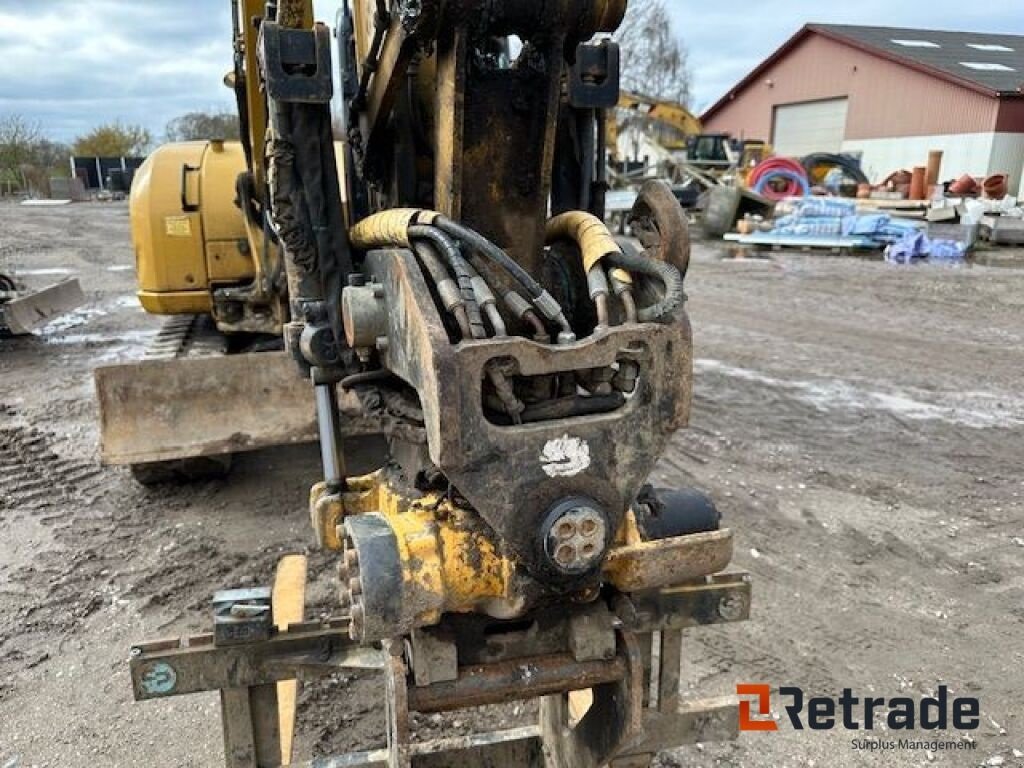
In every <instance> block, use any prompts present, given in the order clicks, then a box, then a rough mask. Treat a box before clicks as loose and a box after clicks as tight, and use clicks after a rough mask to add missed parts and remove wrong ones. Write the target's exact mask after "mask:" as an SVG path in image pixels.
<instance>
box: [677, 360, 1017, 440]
mask: <svg viewBox="0 0 1024 768" xmlns="http://www.w3.org/2000/svg"><path fill="white" fill-rule="evenodd" d="M694 368H695V369H696V370H698V371H709V372H716V373H720V374H722V375H723V376H729V377H731V378H734V379H742V380H744V381H751V382H756V383H758V384H763V385H765V386H768V387H772V388H775V389H782V390H786V391H787V392H789V393H791V394H792V396H793V397H794V398H795V399H797V400H800V401H802V402H804V403H807V404H808V405H811V406H813V407H814V408H817V409H818V410H821V411H829V410H848V411H851V410H852V411H864V410H873V411H882V412H887V413H891V414H892V415H894V416H898V417H900V418H904V419H909V420H911V421H944V422H946V423H948V424H957V425H961V426H966V427H974V428H977V429H985V428H989V427H1015V426H1021V425H1024V399H1022V398H1020V397H1017V396H1014V395H1008V394H1007V395H1001V394H997V393H994V392H983V391H964V392H927V391H924V390H914V389H907V390H902V391H900V390H896V391H891V392H882V391H878V390H872V389H867V388H865V387H862V386H860V385H859V384H857V383H855V382H851V381H844V380H842V379H816V380H800V379H796V380H793V379H790V380H786V379H779V378H776V377H774V376H769V375H767V374H764V373H761V372H759V371H754V370H751V369H749V368H740V367H737V366H732V365H728V364H726V363H723V362H721V361H719V360H707V359H700V360H696V361H694Z"/></svg>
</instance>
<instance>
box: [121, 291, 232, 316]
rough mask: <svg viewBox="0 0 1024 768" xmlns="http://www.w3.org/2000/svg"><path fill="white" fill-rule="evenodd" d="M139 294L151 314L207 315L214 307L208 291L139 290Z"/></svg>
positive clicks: (141, 302) (140, 300)
mask: <svg viewBox="0 0 1024 768" xmlns="http://www.w3.org/2000/svg"><path fill="white" fill-rule="evenodd" d="M137 295H138V297H139V303H140V304H142V308H143V309H144V310H146V311H147V312H149V313H150V314H151V315H206V314H209V313H210V312H211V311H212V309H213V301H212V300H211V298H210V294H208V293H207V292H206V291H170V292H164V291H139V292H138V294H137Z"/></svg>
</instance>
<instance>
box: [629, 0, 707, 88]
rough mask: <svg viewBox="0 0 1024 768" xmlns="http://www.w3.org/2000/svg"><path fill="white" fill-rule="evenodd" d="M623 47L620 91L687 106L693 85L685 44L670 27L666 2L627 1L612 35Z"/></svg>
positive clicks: (656, 0)
mask: <svg viewBox="0 0 1024 768" xmlns="http://www.w3.org/2000/svg"><path fill="white" fill-rule="evenodd" d="M615 39H616V40H617V41H618V42H619V44H620V45H621V46H622V87H623V88H624V89H626V90H629V91H634V92H636V93H641V94H643V95H645V96H650V97H652V98H656V99H663V100H666V101H675V102H678V103H680V104H683V105H684V106H686V105H688V104H689V102H690V97H691V86H692V82H693V78H692V75H691V73H690V66H689V61H688V53H687V50H686V44H685V43H684V42H683V40H682V38H681V37H679V36H678V35H677V34H676V32H675V30H674V29H673V26H672V16H671V14H670V13H669V12H668V8H667V6H666V4H665V0H630V3H629V10H628V11H627V12H626V18H625V19H624V20H623V22H622V26H621V27H620V28H619V31H618V32H617V33H616V34H615Z"/></svg>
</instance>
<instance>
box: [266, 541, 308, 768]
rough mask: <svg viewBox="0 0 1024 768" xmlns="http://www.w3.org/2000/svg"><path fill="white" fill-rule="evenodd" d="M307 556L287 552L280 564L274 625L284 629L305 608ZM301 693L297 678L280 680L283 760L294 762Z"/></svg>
mask: <svg viewBox="0 0 1024 768" xmlns="http://www.w3.org/2000/svg"><path fill="white" fill-rule="evenodd" d="M306 567H307V562H306V558H305V556H303V555H287V556H285V557H283V558H281V560H280V562H279V563H278V564H277V574H276V576H275V578H274V590H273V593H272V605H273V610H274V625H275V626H276V627H277V628H278V630H280V631H281V632H284V631H287V629H288V626H289V625H290V624H298V623H301V622H302V621H303V619H304V618H305V612H306ZM298 695H299V681H298V680H283V681H281V682H279V683H278V684H277V712H278V720H279V723H280V728H281V764H282V765H291V762H292V745H293V743H294V740H295V713H296V702H297V700H298Z"/></svg>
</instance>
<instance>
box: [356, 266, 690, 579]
mask: <svg viewBox="0 0 1024 768" xmlns="http://www.w3.org/2000/svg"><path fill="white" fill-rule="evenodd" d="M366 270H367V272H368V274H369V275H370V276H371V277H372V278H373V279H375V280H377V281H378V282H380V283H382V284H383V286H384V291H385V295H386V296H387V301H388V310H389V323H390V328H389V333H388V338H389V343H388V345H387V347H386V349H385V350H384V353H383V358H384V365H385V366H386V367H387V368H388V369H389V370H390V371H392V372H393V373H394V374H395V375H397V376H398V377H400V378H401V379H403V380H405V381H406V382H408V383H409V384H410V385H412V387H413V388H415V389H416V391H417V392H419V394H420V400H421V402H422V405H423V415H424V419H425V423H426V431H427V440H428V444H429V449H430V458H431V460H432V461H433V462H434V463H435V464H436V465H437V466H438V467H439V468H440V469H441V470H442V471H443V472H444V473H445V474H446V475H447V476H448V478H449V479H450V480H451V481H452V483H453V484H454V485H455V487H456V488H458V489H459V492H460V493H461V494H462V495H464V496H465V497H466V499H468V500H469V501H470V502H471V503H472V504H473V506H474V508H475V509H477V510H478V511H479V513H480V515H481V516H482V517H483V518H484V519H485V520H486V521H487V522H488V523H489V524H490V525H491V526H492V527H493V528H494V529H495V531H496V532H497V533H498V535H499V536H500V537H501V538H502V539H503V540H505V541H507V542H508V543H509V544H510V545H511V546H512V547H513V549H514V550H515V552H516V555H517V556H518V557H519V558H520V560H521V561H522V562H523V564H524V565H525V566H526V567H527V569H529V570H531V571H533V572H535V573H537V572H541V573H543V569H544V566H543V564H542V563H541V561H540V560H539V556H538V553H537V551H536V533H537V531H539V530H540V529H541V526H542V523H543V518H544V516H545V515H546V513H547V511H548V510H549V508H551V507H552V505H553V504H554V503H555V502H557V501H558V500H560V499H562V498H565V497H566V496H568V495H573V494H575V495H580V496H587V497H590V498H592V499H594V500H595V501H597V502H598V503H600V504H601V505H602V507H603V508H604V510H605V512H606V514H607V515H608V519H609V526H608V527H609V530H612V531H613V530H617V528H618V525H619V523H620V521H621V519H622V516H623V514H624V512H625V510H626V508H627V507H628V506H629V504H630V503H631V502H632V500H633V498H634V497H635V496H636V492H637V490H638V489H639V487H640V485H641V484H642V482H643V481H644V480H645V479H646V478H647V476H648V475H649V474H650V471H651V469H652V468H653V466H654V464H655V462H656V461H657V457H658V456H659V455H660V454H661V452H662V450H663V448H664V446H665V443H666V442H667V440H668V438H669V436H670V435H671V434H672V433H673V432H675V431H676V430H677V429H678V428H679V427H681V426H683V425H685V424H686V422H687V420H688V417H689V407H690V396H691V376H692V360H691V349H692V346H691V340H690V328H689V323H688V321H687V319H686V317H685V314H683V313H680V315H679V318H678V322H676V323H673V324H665V325H662V324H632V325H623V326H617V327H614V328H610V329H608V330H606V331H603V332H599V333H595V334H593V335H592V336H590V337H588V338H586V339H584V340H582V341H580V342H577V343H575V344H571V345H566V346H559V347H552V346H550V345H543V344H537V343H535V342H533V341H530V340H528V339H523V338H521V337H506V338H499V339H490V340H482V341H474V342H464V343H462V344H460V345H458V346H454V347H453V346H452V345H451V343H450V341H449V339H448V337H447V335H446V333H445V330H444V327H443V325H442V323H441V319H440V317H439V315H438V313H437V310H436V308H435V306H434V304H433V302H432V300H431V299H430V293H429V290H428V289H427V286H426V284H425V283H424V280H423V277H422V274H421V273H420V270H419V267H418V266H417V265H416V263H415V261H414V260H413V258H412V256H411V254H409V253H408V252H405V251H375V252H372V253H370V254H369V255H368V257H367V261H366ZM623 358H628V359H629V360H632V361H635V362H636V363H637V364H638V365H639V366H640V370H641V375H640V379H639V383H638V390H637V392H636V394H635V395H634V396H633V397H631V398H630V399H629V400H628V401H626V403H625V404H624V405H623V406H622V407H621V408H619V409H618V410H615V411H612V412H609V413H605V414H598V415H591V416H588V417H585V418H573V419H559V420H555V421H547V422H540V423H535V424H528V425H523V426H518V427H517V426H508V427H504V426H497V425H495V424H492V423H491V422H490V421H488V419H487V418H486V416H485V414H484V411H483V406H482V403H481V390H480V386H481V384H480V382H481V381H482V380H483V378H484V375H485V371H486V369H487V367H488V365H490V364H491V363H493V362H495V361H500V362H501V364H502V365H503V367H504V368H505V369H506V370H514V371H515V374H516V375H519V376H524V377H532V376H543V375H550V374H555V373H559V372H563V371H574V370H585V369H592V368H608V367H611V366H612V365H613V364H615V363H617V362H619V361H620V360H622V359H623ZM566 447H568V448H570V449H572V450H575V451H576V458H577V459H578V462H579V465H580V466H578V467H577V466H573V465H567V466H566V467H564V468H563V467H561V466H559V459H560V458H561V459H568V458H569V457H567V456H563V455H562V453H560V452H563V451H564V450H565V448H566ZM583 465H585V466H583ZM510 468H514V471H513V472H510V471H509V470H510Z"/></svg>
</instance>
